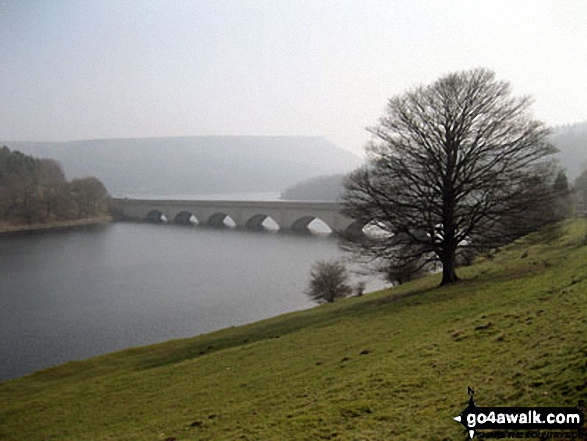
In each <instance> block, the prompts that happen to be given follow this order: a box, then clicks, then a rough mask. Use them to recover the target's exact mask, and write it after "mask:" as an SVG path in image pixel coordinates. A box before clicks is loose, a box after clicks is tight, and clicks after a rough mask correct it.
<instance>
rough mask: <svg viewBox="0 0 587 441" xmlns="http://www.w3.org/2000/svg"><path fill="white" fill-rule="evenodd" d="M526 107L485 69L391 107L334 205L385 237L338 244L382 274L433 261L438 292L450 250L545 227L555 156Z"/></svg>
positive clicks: (451, 261)
mask: <svg viewBox="0 0 587 441" xmlns="http://www.w3.org/2000/svg"><path fill="white" fill-rule="evenodd" d="M530 104H531V99H530V98H528V97H513V96H512V95H511V91H510V85H509V84H508V83H507V82H504V81H498V80H496V79H495V75H494V73H493V72H491V71H488V70H486V69H474V70H470V71H464V72H458V73H453V74H449V75H447V76H445V77H442V78H440V79H439V80H437V81H436V82H434V83H432V84H431V85H428V86H420V87H418V88H415V89H413V90H411V91H409V92H407V93H405V94H402V95H398V96H395V97H393V98H391V99H390V100H389V102H388V105H387V109H386V113H385V115H384V116H383V117H382V118H381V119H380V120H379V125H378V126H376V127H374V128H371V129H369V130H370V132H371V133H372V134H373V135H374V141H373V142H372V143H371V144H370V145H369V146H368V147H367V152H368V157H369V161H368V164H367V165H366V166H365V167H363V168H361V169H359V170H357V171H356V172H354V173H353V174H352V175H351V176H350V177H349V178H348V179H347V181H346V184H345V187H346V193H345V195H344V197H343V203H344V210H343V211H344V212H345V213H346V214H347V215H349V216H350V217H352V218H354V219H356V220H358V221H359V222H361V223H363V224H367V223H369V222H373V221H374V222H375V223H376V225H377V226H379V227H380V228H381V229H382V230H383V231H384V232H385V234H381V235H377V236H347V237H346V238H345V239H346V245H347V247H350V248H352V249H355V250H358V251H359V252H361V253H362V254H363V255H364V256H369V257H371V258H374V259H380V260H383V261H384V262H385V263H386V264H387V265H388V266H389V268H390V270H391V271H392V272H393V271H394V270H396V269H398V268H399V269H401V268H402V267H403V268H410V270H414V271H417V270H418V269H419V268H420V267H425V266H426V265H429V264H430V263H431V262H434V261H436V262H438V261H439V262H440V263H441V264H442V270H443V275H442V282H441V284H442V285H445V284H448V283H452V282H456V281H457V280H458V277H457V274H456V272H455V267H456V261H457V259H456V256H457V249H458V248H459V247H460V248H466V249H469V250H482V249H487V248H493V247H495V246H499V245H502V244H503V243H506V242H508V241H510V240H512V239H513V238H515V237H518V236H520V235H521V234H524V233H526V232H528V231H531V230H532V229H535V228H538V227H539V226H540V225H542V224H544V223H545V222H548V221H549V218H548V216H545V215H544V213H548V212H551V210H550V208H551V204H552V198H553V195H552V193H553V192H552V184H553V181H554V177H553V166H552V164H551V163H550V162H549V161H547V160H546V159H547V156H548V155H550V154H552V153H554V152H555V151H556V149H555V148H554V147H553V146H552V145H551V144H549V143H548V142H547V139H546V137H547V135H548V134H549V130H548V129H547V128H546V127H545V126H544V125H543V124H542V123H541V122H539V121H535V120H533V119H532V118H531V117H530V115H529V106H530Z"/></svg>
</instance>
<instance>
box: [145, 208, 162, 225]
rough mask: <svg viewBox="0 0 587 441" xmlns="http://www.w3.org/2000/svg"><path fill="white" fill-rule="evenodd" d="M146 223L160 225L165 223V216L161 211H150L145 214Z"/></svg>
mask: <svg viewBox="0 0 587 441" xmlns="http://www.w3.org/2000/svg"><path fill="white" fill-rule="evenodd" d="M145 219H146V220H147V222H151V223H154V224H162V223H164V222H165V221H166V218H165V215H164V214H163V212H162V211H159V210H151V211H149V213H147V217H146V218H145Z"/></svg>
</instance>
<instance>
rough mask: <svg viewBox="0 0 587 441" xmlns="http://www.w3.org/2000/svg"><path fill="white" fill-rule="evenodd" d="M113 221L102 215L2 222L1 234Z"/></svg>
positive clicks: (52, 229) (63, 228) (33, 231)
mask: <svg viewBox="0 0 587 441" xmlns="http://www.w3.org/2000/svg"><path fill="white" fill-rule="evenodd" d="M112 221H113V218H112V216H100V217H94V218H89V219H75V220H67V221H54V222H47V223H36V224H0V236H5V235H11V234H19V233H37V232H49V231H62V230H69V229H75V228H81V227H86V226H91V225H101V224H107V223H110V222H112Z"/></svg>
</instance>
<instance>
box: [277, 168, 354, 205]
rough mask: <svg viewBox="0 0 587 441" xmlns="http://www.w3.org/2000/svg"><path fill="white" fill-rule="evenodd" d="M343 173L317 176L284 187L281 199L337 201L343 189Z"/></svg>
mask: <svg viewBox="0 0 587 441" xmlns="http://www.w3.org/2000/svg"><path fill="white" fill-rule="evenodd" d="M345 176H346V175H345V174H342V173H337V174H334V175H329V176H318V177H316V178H310V179H308V180H306V181H304V182H300V183H298V184H296V185H293V186H291V187H288V188H286V189H285V190H284V191H282V192H281V199H287V200H306V201H338V200H340V197H341V193H342V191H343V181H344V178H345Z"/></svg>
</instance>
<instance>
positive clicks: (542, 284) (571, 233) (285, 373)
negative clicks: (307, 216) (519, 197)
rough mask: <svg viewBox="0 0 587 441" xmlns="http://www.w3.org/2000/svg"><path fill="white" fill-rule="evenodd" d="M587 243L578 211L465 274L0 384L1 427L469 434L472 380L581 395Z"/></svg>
mask: <svg viewBox="0 0 587 441" xmlns="http://www.w3.org/2000/svg"><path fill="white" fill-rule="evenodd" d="M586 244H587V221H585V220H584V219H583V220H580V221H579V220H578V221H574V222H568V223H566V224H564V225H563V226H562V227H560V228H550V229H548V230H546V231H544V232H542V233H540V234H534V235H532V236H529V237H527V238H523V239H521V240H519V241H518V242H516V243H514V244H511V245H509V246H507V247H504V249H503V250H501V251H500V252H499V253H496V254H494V255H492V256H491V257H488V258H486V259H481V260H480V261H478V262H477V263H476V264H475V265H473V266H471V267H467V268H461V269H460V271H459V274H460V275H461V277H462V278H463V281H462V282H460V283H458V284H457V285H454V286H447V287H443V288H437V284H438V282H439V279H438V277H437V276H436V275H435V276H431V277H428V278H424V279H419V280H417V281H415V282H411V283H408V284H405V285H402V286H401V287H399V288H395V289H393V290H390V291H382V292H379V293H375V294H370V295H366V296H364V297H361V298H352V299H348V300H345V301H341V302H338V303H335V304H332V305H324V306H320V307H317V308H314V309H311V310H307V311H302V312H298V313H293V314H288V315H284V316H281V317H276V318H274V319H270V320H266V321H263V322H259V323H256V324H252V325H248V326H243V327H238V328H229V329H226V330H223V331H220V332H216V333H213V334H208V335H204V336H200V337H196V338H192V339H186V340H177V341H171V342H168V343H164V344H159V345H154V346H149V347H142V348H137V349H132V350H127V351H123V352H119V353H115V354H109V355H105V356H101V357H97V358H92V359H89V360H85V361H78V362H72V363H68V364H65V365H63V366H59V367H55V368H52V369H48V370H45V371H41V372H38V373H36V374H33V375H30V376H26V377H23V378H21V379H17V380H12V381H7V382H4V383H0V403H2V406H0V439H1V440H23V439H26V440H51V439H59V440H106V439H124V440H234V439H249V440H257V439H263V440H284V439H291V440H314V439H338V440H354V439H362V440H416V439H417V440H440V439H442V440H463V439H465V434H464V430H463V428H462V426H460V425H459V424H457V423H456V422H455V421H453V420H452V418H453V417H454V416H456V415H457V414H459V413H460V412H461V411H462V410H463V409H464V407H465V406H466V403H467V398H468V397H467V387H468V386H472V387H474V388H475V390H476V401H477V405H479V406H516V405H518V406H574V405H576V404H577V403H578V401H579V400H580V399H583V398H584V397H585V390H587V377H586V361H587V358H586V357H587V356H586V354H587V337H586V336H585V326H586V325H587V246H586ZM300 295H303V294H302V293H300ZM522 435H523V432H522Z"/></svg>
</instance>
